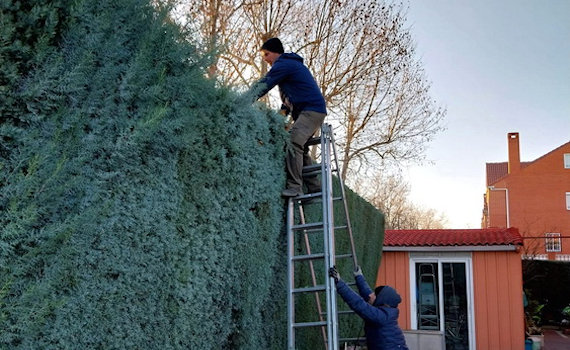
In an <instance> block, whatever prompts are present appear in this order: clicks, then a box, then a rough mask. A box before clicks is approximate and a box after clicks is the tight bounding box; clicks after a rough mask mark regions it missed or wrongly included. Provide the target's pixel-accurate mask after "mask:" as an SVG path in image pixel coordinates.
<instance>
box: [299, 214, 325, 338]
mask: <svg viewBox="0 0 570 350" xmlns="http://www.w3.org/2000/svg"><path fill="white" fill-rule="evenodd" d="M299 217H300V219H301V224H305V223H306V222H305V211H304V210H303V205H302V204H300V205H299ZM303 239H304V242H305V251H306V253H307V255H311V254H312V253H311V243H310V240H309V235H308V233H307V230H303ZM309 270H310V272H311V282H312V283H313V287H316V286H317V275H316V273H315V266H314V264H313V261H312V260H309ZM315 303H316V304H317V312H318V313H319V321H320V322H324V321H325V319H324V317H323V308H322V306H321V298H320V296H319V292H315ZM321 334H322V336H323V342H325V349H326V341H327V329H326V327H325V326H321Z"/></svg>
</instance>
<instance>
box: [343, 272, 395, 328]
mask: <svg viewBox="0 0 570 350" xmlns="http://www.w3.org/2000/svg"><path fill="white" fill-rule="evenodd" d="M336 290H337V292H338V294H340V296H341V297H342V299H343V300H344V301H345V302H346V303H347V304H348V306H349V307H350V308H351V309H352V310H353V311H354V312H356V313H357V314H358V316H360V317H362V319H363V320H365V321H367V322H373V323H378V324H383V323H385V322H386V321H388V319H389V315H388V313H387V312H386V311H385V310H384V309H382V308H377V307H374V306H372V305H370V304H368V303H367V302H366V301H364V299H362V298H361V297H360V296H359V295H358V294H356V292H355V291H353V290H352V289H351V288H350V287H349V286H348V285H347V284H346V283H344V281H338V283H337V284H336Z"/></svg>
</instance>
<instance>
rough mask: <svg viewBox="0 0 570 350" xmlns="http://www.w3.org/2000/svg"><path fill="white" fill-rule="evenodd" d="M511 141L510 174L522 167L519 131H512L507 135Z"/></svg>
mask: <svg viewBox="0 0 570 350" xmlns="http://www.w3.org/2000/svg"><path fill="white" fill-rule="evenodd" d="M507 138H508V142H509V174H511V173H516V172H517V171H519V170H520V169H521V155H520V150H519V133H518V132H510V133H508V135H507Z"/></svg>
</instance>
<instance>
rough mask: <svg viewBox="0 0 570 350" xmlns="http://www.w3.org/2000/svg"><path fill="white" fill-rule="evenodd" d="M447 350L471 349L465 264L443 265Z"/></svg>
mask: <svg viewBox="0 0 570 350" xmlns="http://www.w3.org/2000/svg"><path fill="white" fill-rule="evenodd" d="M442 269H443V301H444V302H443V314H444V320H445V349H446V350H451V349H453V350H467V349H469V331H468V324H467V282H466V277H465V264H464V263H443V264H442Z"/></svg>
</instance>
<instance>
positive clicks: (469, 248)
mask: <svg viewBox="0 0 570 350" xmlns="http://www.w3.org/2000/svg"><path fill="white" fill-rule="evenodd" d="M517 247H518V246H517V245H511V244H508V245H507V244H503V245H489V246H485V245H464V246H388V247H386V246H384V247H383V248H382V251H383V252H425V251H430V252H484V251H487V252H497V251H516V250H517Z"/></svg>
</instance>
